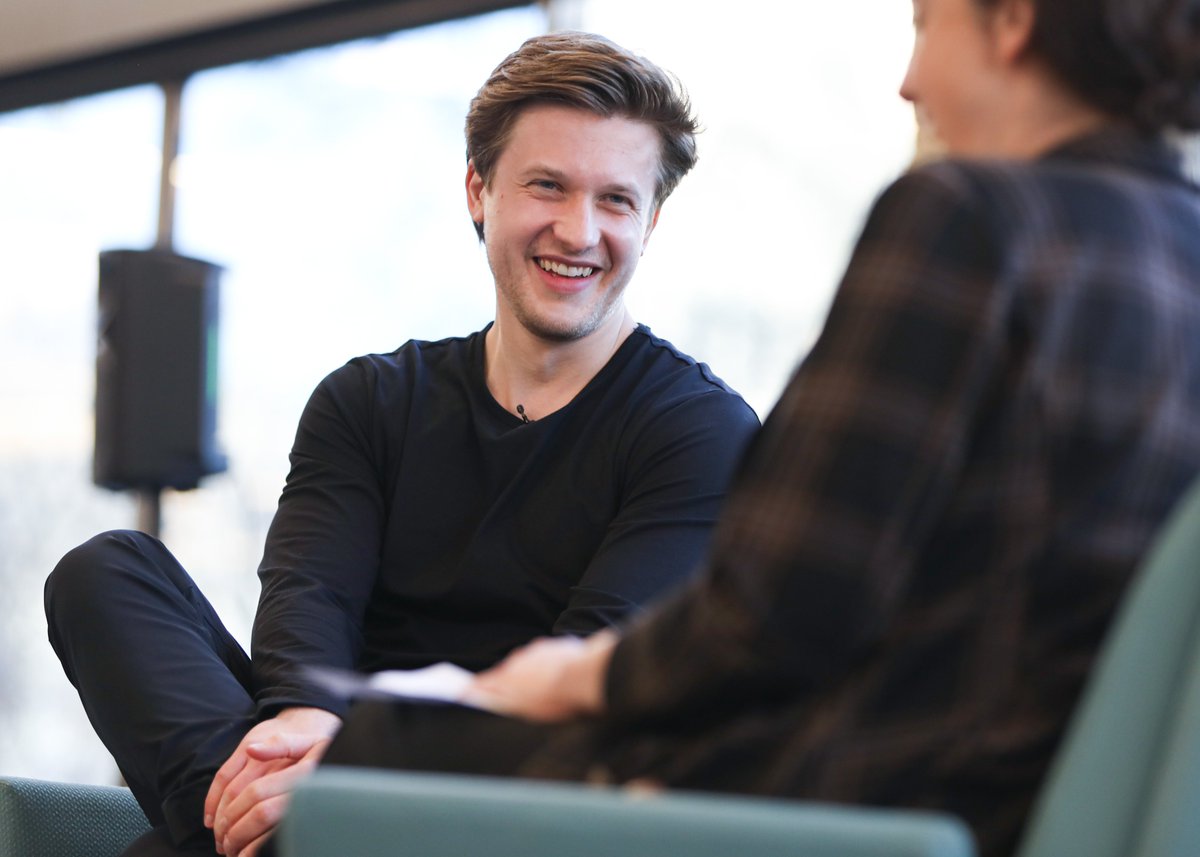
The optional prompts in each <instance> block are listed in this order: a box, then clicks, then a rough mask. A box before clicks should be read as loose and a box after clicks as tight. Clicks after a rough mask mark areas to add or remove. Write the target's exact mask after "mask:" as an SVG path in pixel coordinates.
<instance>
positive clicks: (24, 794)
mask: <svg viewBox="0 0 1200 857" xmlns="http://www.w3.org/2000/svg"><path fill="white" fill-rule="evenodd" d="M149 827H150V825H149V823H148V822H147V821H146V816H145V815H143V814H142V810H141V807H139V806H138V805H137V801H135V800H134V799H133V795H132V794H130V792H129V789H124V788H117V787H115V786H87V785H76V784H73V783H53V782H46V781H44V780H30V779H23V778H20V777H0V857H117V855H118V854H120V853H121V852H122V851H123V850H125V846H127V845H128V844H129V843H130V842H132V841H133V840H134V839H137V838H138V837H139V836H141V835H142V834H143V833H144V832H145V831H146V830H148V829H149Z"/></svg>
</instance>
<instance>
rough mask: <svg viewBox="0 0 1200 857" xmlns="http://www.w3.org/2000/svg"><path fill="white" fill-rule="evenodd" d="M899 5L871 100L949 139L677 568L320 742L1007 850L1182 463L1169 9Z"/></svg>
mask: <svg viewBox="0 0 1200 857" xmlns="http://www.w3.org/2000/svg"><path fill="white" fill-rule="evenodd" d="M913 9H914V23H915V29H916V38H915V44H914V49H913V55H912V60H911V64H910V67H909V69H908V73H907V76H906V77H905V79H904V82H903V85H902V87H901V95H902V96H903V97H905V98H906V99H908V100H910V101H912V102H913V103H914V104H915V105H916V106H917V108H918V109H919V110H920V111H921V112H922V113H923V114H924V117H925V119H926V120H927V121H928V122H930V123H931V124H932V126H933V128H934V129H935V130H936V132H937V133H938V135H939V136H940V137H941V139H942V140H943V141H944V143H945V145H946V147H947V149H948V152H949V155H950V157H949V158H948V159H946V160H944V161H941V162H937V163H932V164H928V165H925V166H922V167H920V168H917V169H914V170H913V171H911V172H910V173H908V174H906V175H904V176H903V177H901V178H900V179H899V180H897V181H896V182H895V183H894V184H893V185H892V186H890V187H889V188H888V189H887V190H886V191H885V192H884V193H883V194H882V195H881V196H880V198H879V199H878V201H877V202H876V204H875V205H874V207H873V209H872V211H871V212H870V215H869V217H868V218H867V221H866V224H865V227H864V229H863V232H862V235H861V237H860V239H859V241H858V244H857V246H856V248H855V250H854V253H853V256H852V258H851V260H850V262H849V265H848V268H847V270H846V273H845V275H844V278H843V280H842V282H841V284H840V287H839V289H838V292H837V294H836V297H835V299H834V302H833V305H832V308H831V310H830V313H829V317H828V320H827V323H826V326H825V328H824V331H823V332H822V335H821V336H820V338H819V340H818V342H817V343H816V345H815V347H814V348H813V349H812V351H811V353H810V354H809V355H808V356H807V357H806V359H805V360H804V361H803V363H802V364H801V365H800V367H799V368H798V370H797V371H796V373H795V375H794V377H793V378H792V380H791V382H790V383H789V385H788V387H787V388H786V390H785V392H784V393H783V395H782V397H781V399H780V401H779V403H778V404H777V406H776V407H775V408H774V410H773V412H772V413H771V415H770V416H769V418H768V419H767V420H766V422H765V424H764V426H763V429H762V432H761V433H760V434H759V435H758V437H757V439H756V441H755V443H754V444H753V445H752V447H751V449H750V451H749V453H748V455H747V458H746V459H745V460H744V461H743V464H742V466H741V469H740V472H739V473H738V475H737V476H736V477H735V481H734V486H733V489H732V490H731V493H730V495H729V498H728V500H727V503H726V506H725V507H724V509H723V512H722V515H721V519H720V521H719V523H718V525H717V530H716V533H715V534H714V539H713V544H712V548H711V551H710V554H709V556H708V558H707V560H706V562H705V564H704V568H703V569H702V574H701V576H700V577H698V578H697V579H696V580H695V581H694V582H692V583H690V584H689V585H686V586H685V587H683V588H681V589H680V590H679V591H678V592H676V593H675V594H674V595H673V596H672V597H670V598H669V599H668V600H666V601H665V602H664V603H662V604H661V605H658V607H657V609H656V610H653V611H651V612H650V613H648V614H645V615H644V616H642V617H641V618H639V619H637V620H635V621H633V622H632V623H630V624H629V626H628V627H627V628H625V629H624V630H623V631H621V632H620V633H617V632H614V631H611V630H609V631H603V632H600V633H598V634H596V635H594V636H592V637H591V638H590V639H587V640H585V641H579V640H560V641H553V640H545V641H538V642H535V643H533V644H531V645H530V646H528V647H526V648H524V649H521V650H518V652H516V653H514V655H512V656H510V657H509V658H508V659H507V660H505V661H504V662H502V663H501V664H500V665H499V666H498V667H496V668H495V669H493V670H491V671H489V672H486V673H484V674H483V675H481V676H480V677H478V678H477V679H476V681H475V684H474V686H473V688H472V689H471V691H470V692H469V693H468V696H467V698H468V699H469V700H471V701H474V702H476V703H478V704H481V705H485V706H489V707H491V708H493V709H496V710H500V711H504V712H507V713H508V714H510V715H513V716H514V717H515V718H520V719H506V718H498V717H494V716H493V715H487V714H483V713H477V712H471V711H470V710H469V709H455V708H447V709H443V710H441V711H440V712H439V711H437V710H432V711H424V712H423V710H422V709H421V707H420V706H415V705H410V706H399V705H391V706H387V705H379V704H367V705H363V706H360V707H359V708H357V709H356V710H355V711H354V713H352V715H351V717H350V719H349V721H348V722H347V725H346V727H345V729H344V730H343V732H342V734H341V735H339V737H338V739H337V740H336V741H335V742H334V745H333V747H332V748H331V749H330V753H329V755H328V756H327V761H329V762H331V763H332V762H337V763H342V764H364V765H370V764H383V765H390V766H397V767H414V768H430V769H442V770H459V771H471V770H481V769H483V770H486V771H488V772H493V773H497V772H498V773H505V772H515V773H519V774H522V775H528V776H544V777H560V778H589V779H594V778H596V777H597V776H600V777H601V778H603V779H605V780H607V781H609V782H616V783H622V782H629V781H633V780H641V781H647V780H649V781H655V782H658V783H661V784H662V785H664V786H666V787H668V788H683V789H706V790H717V791H729V792H748V793H755V794H766V795H782V796H792V797H797V798H810V799H819V800H827V801H837V802H847V803H855V804H872V805H881V806H898V807H928V808H936V809H939V810H945V811H949V812H952V813H957V814H959V815H960V816H962V817H963V818H964V819H965V820H966V821H967V822H968V823H969V825H970V826H971V828H972V829H973V832H974V834H975V836H976V838H977V840H978V843H979V845H980V849H981V854H982V855H984V857H1001V855H1007V854H1010V853H1011V852H1012V850H1013V848H1014V845H1015V843H1016V841H1017V837H1018V835H1019V833H1020V831H1021V830H1022V826H1023V824H1024V822H1025V820H1026V817H1027V814H1028V812H1029V809H1030V805H1031V802H1032V799H1033V797H1034V795H1035V792H1036V790H1037V789H1038V787H1039V784H1040V783H1041V781H1042V779H1043V776H1044V774H1045V772H1046V769H1047V765H1048V763H1049V761H1050V759H1051V756H1052V754H1053V753H1054V752H1055V749H1056V747H1057V746H1058V744H1059V741H1060V738H1061V736H1062V734H1063V731H1064V727H1065V724H1066V722H1067V719H1068V717H1069V715H1070V713H1071V711H1072V708H1073V706H1074V705H1075V703H1076V700H1077V698H1078V696H1079V693H1080V690H1081V687H1082V685H1083V683H1084V681H1085V679H1086V678H1087V675H1088V671H1089V669H1090V667H1091V665H1092V662H1093V659H1094V656H1095V653H1096V651H1097V648H1098V646H1099V644H1100V642H1101V638H1102V637H1103V635H1104V633H1105V630H1106V628H1107V627H1108V625H1109V622H1110V619H1111V617H1112V615H1113V613H1114V609H1115V607H1116V606H1117V603H1118V601H1119V600H1120V598H1121V596H1122V593H1123V592H1124V591H1125V588H1126V584H1127V583H1128V581H1129V579H1130V577H1131V574H1132V573H1133V571H1134V569H1135V566H1136V565H1137V564H1138V562H1139V560H1140V558H1141V557H1142V555H1143V552H1144V551H1145V549H1146V548H1147V545H1148V542H1149V540H1150V539H1151V537H1152V536H1153V535H1154V533H1155V532H1156V530H1157V529H1158V527H1159V526H1160V524H1161V523H1162V522H1163V520H1164V518H1165V516H1166V515H1167V514H1168V512H1169V510H1170V509H1171V508H1172V506H1173V504H1174V503H1175V502H1176V501H1177V499H1178V498H1179V497H1180V496H1181V494H1182V492H1183V491H1184V489H1185V487H1186V486H1187V485H1188V483H1189V482H1190V481H1191V480H1192V479H1193V478H1194V477H1195V475H1196V473H1197V470H1198V469H1200V237H1198V236H1200V195H1198V193H1197V189H1196V188H1195V187H1194V186H1193V185H1192V184H1191V183H1190V182H1189V181H1188V180H1187V179H1186V178H1185V176H1184V173H1183V171H1182V168H1181V157H1180V153H1179V152H1178V151H1176V150H1175V149H1174V148H1172V146H1171V145H1170V144H1169V143H1168V141H1167V132H1168V131H1170V130H1171V129H1193V128H1196V127H1197V126H1200V0H915V2H914V4H913ZM426 708H428V707H426ZM416 720H423V721H426V722H425V723H424V733H421V732H417V731H414V732H412V733H409V735H408V736H406V735H405V734H404V733H402V732H399V731H397V729H396V728H395V724H397V723H401V722H406V721H416ZM439 721H440V722H441V723H442V724H444V723H447V722H450V723H452V724H453V734H454V741H453V744H454V746H449V744H450V742H448V741H438V739H437V735H438V729H439ZM527 721H543V722H544V723H557V724H558V725H544V723H543V724H531V723H529V722H527ZM468 723H472V724H473V725H474V729H473V730H471V729H468V728H467V724H468ZM417 734H422V739H421V743H420V746H414V742H413V741H411V740H408V739H409V738H411V737H413V736H415V735H417ZM471 735H474V736H475V738H474V740H473V741H471V742H468V740H467V738H468V736H471ZM501 737H503V738H504V739H505V740H503V741H501V740H498V738H501ZM506 746H509V747H516V748H517V749H518V750H519V752H512V753H509V754H507V758H505V754H503V753H501V752H500V750H499V749H497V748H503V747H506ZM489 748H490V749H489ZM276 751H277V752H279V753H280V754H283V755H286V754H287V752H288V750H287V748H286V747H283V746H280V747H278V748H276ZM485 756H486V757H487V758H488V760H489V761H488V764H486V765H485V764H483V763H481V762H480V758H481V757H485Z"/></svg>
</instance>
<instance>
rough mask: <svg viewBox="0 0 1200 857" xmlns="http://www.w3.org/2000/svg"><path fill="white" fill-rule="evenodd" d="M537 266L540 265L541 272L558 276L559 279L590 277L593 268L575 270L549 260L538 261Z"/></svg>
mask: <svg viewBox="0 0 1200 857" xmlns="http://www.w3.org/2000/svg"><path fill="white" fill-rule="evenodd" d="M538 264H539V265H541V267H542V270H543V271H549V272H550V273H551V274H558V275H559V276H560V277H590V276H591V275H592V271H593V270H595V269H594V268H577V267H575V266H574V265H563V264H561V263H560V262H551V261H550V260H549V259H538Z"/></svg>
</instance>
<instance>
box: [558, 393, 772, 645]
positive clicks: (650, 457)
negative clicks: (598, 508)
mask: <svg viewBox="0 0 1200 857" xmlns="http://www.w3.org/2000/svg"><path fill="white" fill-rule="evenodd" d="M668 398H669V397H668ZM660 405H661V402H660ZM758 428H759V422H758V417H757V416H756V415H755V413H754V411H753V410H752V409H751V408H750V406H749V405H747V404H746V403H745V401H744V400H743V399H742V398H741V397H740V396H738V395H737V394H736V393H733V392H730V391H729V390H727V389H724V388H721V387H718V386H716V385H713V386H712V387H710V388H709V389H707V390H705V391H703V392H692V393H690V394H689V395H687V396H683V397H678V398H677V400H673V401H669V402H668V403H667V404H666V405H665V406H662V408H661V410H659V411H658V412H657V413H656V414H655V418H654V419H653V420H652V421H651V422H650V423H649V424H648V425H647V426H645V427H644V428H643V429H642V430H641V431H640V432H638V436H637V438H636V439H635V440H634V441H633V444H632V446H633V448H632V449H631V450H630V451H629V452H628V454H627V457H628V461H629V465H628V468H627V473H626V476H625V482H626V484H625V485H624V486H623V490H622V491H621V506H620V508H619V509H618V510H617V512H616V514H615V516H614V518H613V520H612V522H611V523H610V524H609V526H608V527H607V529H606V530H605V534H604V538H603V540H602V542H601V544H600V547H599V549H598V550H597V551H596V553H595V554H594V556H593V557H592V558H591V560H590V562H589V563H588V566H587V568H586V569H585V570H584V573H583V574H582V575H581V577H580V579H579V581H578V583H577V584H576V585H574V586H573V587H572V588H571V591H570V594H569V597H568V601H567V604H566V607H565V608H564V609H563V611H562V613H561V614H560V615H559V617H558V620H557V621H556V622H555V625H554V629H553V630H554V633H556V634H577V635H587V634H590V633H592V632H594V631H597V630H599V629H601V628H605V627H609V626H612V625H616V624H618V623H620V622H623V621H627V620H628V618H629V617H630V616H631V615H632V614H634V613H636V612H638V611H640V610H641V609H642V608H644V607H645V605H646V603H647V602H649V601H653V600H654V599H655V598H657V597H660V596H661V595H662V594H663V593H664V592H666V591H668V590H670V589H672V588H674V587H676V586H679V585H681V584H683V583H684V582H685V581H686V580H687V579H688V578H690V577H691V575H693V574H694V573H695V572H696V570H697V569H698V568H699V565H700V562H701V560H702V558H703V556H704V552H705V550H706V548H707V547H708V543H709V539H710V538H711V536H712V528H713V525H714V524H715V522H716V519H717V515H718V512H719V509H720V506H721V504H722V502H723V501H724V498H725V495H726V492H727V490H728V486H729V479H730V476H731V474H732V473H733V471H734V469H735V467H736V464H737V461H738V459H739V458H740V456H741V453H742V451H743V450H744V449H745V446H746V443H747V441H748V440H749V438H750V437H751V436H752V435H753V434H754V432H755V431H757V430H758Z"/></svg>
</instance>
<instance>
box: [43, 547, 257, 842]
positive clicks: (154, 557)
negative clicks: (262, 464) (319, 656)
mask: <svg viewBox="0 0 1200 857" xmlns="http://www.w3.org/2000/svg"><path fill="white" fill-rule="evenodd" d="M45 594H46V617H47V620H48V623H49V635H50V643H51V645H52V646H53V647H54V651H55V652H56V653H57V654H58V657H59V660H61V661H62V664H63V669H64V670H66V674H67V678H69V679H70V680H71V683H72V684H74V685H75V687H76V689H77V690H78V691H79V697H80V699H81V700H82V701H83V707H84V710H85V711H86V712H87V716H88V719H89V720H91V722H92V726H93V727H94V728H95V730H96V733H97V734H98V735H99V736H100V739H101V740H102V741H103V742H104V745H105V746H106V747H107V748H108V750H109V752H110V753H112V755H113V757H114V759H116V762H117V766H118V767H119V768H120V770H121V773H122V775H124V777H125V781H126V782H127V783H129V786H130V788H131V789H132V791H133V794H134V797H136V798H137V801H138V803H139V804H140V805H141V807H142V810H143V811H144V812H145V813H146V817H147V818H148V819H149V820H150V823H151V825H152V826H154V827H155V828H156V831H155V832H154V833H153V834H151V835H150V836H148V837H144V838H143V839H144V841H143V840H139V843H138V845H137V846H136V848H135V849H131V851H129V852H127V853H128V854H134V853H137V854H160V853H161V854H193V853H195V854H214V853H215V851H214V849H213V838H212V834H211V832H210V831H208V830H207V829H206V828H205V827H204V826H203V808H204V797H205V794H206V793H207V792H208V787H209V784H210V783H211V782H212V778H213V775H214V774H215V773H216V771H217V768H219V767H220V766H221V764H222V763H223V762H224V761H225V760H226V759H227V758H229V756H230V754H231V753H232V752H233V751H234V749H235V748H236V747H237V745H238V742H239V741H241V739H242V737H243V736H244V735H245V734H246V732H247V731H249V729H250V727H251V726H253V725H254V723H255V704H254V700H253V698H252V696H251V693H250V690H249V688H250V659H249V658H248V657H247V656H246V653H245V652H244V651H243V650H242V648H241V646H239V645H238V643H237V641H236V640H234V638H233V637H232V636H231V635H230V634H229V632H228V631H227V630H226V629H225V627H224V626H223V625H222V624H221V620H220V619H219V618H218V617H217V614H216V612H215V611H214V610H213V608H212V606H211V605H210V604H209V603H208V600H207V599H206V598H205V597H204V596H203V595H202V594H201V593H200V591H199V589H198V588H197V587H196V584H195V583H194V582H193V581H192V579H191V578H190V577H189V576H188V574H187V572H185V571H184V570H183V568H182V566H180V564H179V562H178V561H177V560H176V559H175V558H174V557H173V556H172V555H171V554H170V552H169V551H168V550H167V549H166V548H165V547H163V545H162V543H161V542H159V541H158V540H157V539H153V538H151V537H150V536H147V535H144V534H142V533H135V532H127V531H117V532H111V533H104V534H101V535H99V536H96V537H95V538H93V539H91V540H90V541H88V542H86V543H84V544H83V545H81V546H80V547H78V548H76V549H75V550H73V551H71V552H70V553H68V554H67V555H66V556H65V557H63V559H62V561H61V562H59V564H58V566H57V567H56V568H55V569H54V571H53V573H52V574H51V575H50V578H49V579H48V580H47V581H46V593H45Z"/></svg>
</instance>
